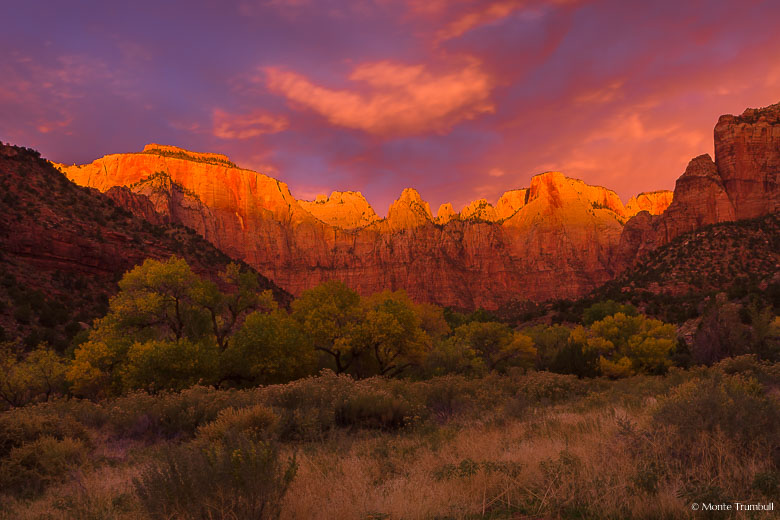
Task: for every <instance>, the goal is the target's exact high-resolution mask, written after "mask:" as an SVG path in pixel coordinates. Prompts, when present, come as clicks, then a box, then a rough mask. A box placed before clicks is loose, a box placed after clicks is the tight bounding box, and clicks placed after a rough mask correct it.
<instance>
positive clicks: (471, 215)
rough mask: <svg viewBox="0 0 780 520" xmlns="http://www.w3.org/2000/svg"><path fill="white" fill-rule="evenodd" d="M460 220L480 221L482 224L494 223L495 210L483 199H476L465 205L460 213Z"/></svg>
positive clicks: (496, 218) (495, 218) (496, 216)
mask: <svg viewBox="0 0 780 520" xmlns="http://www.w3.org/2000/svg"><path fill="white" fill-rule="evenodd" d="M460 218H462V219H463V220H481V221H484V222H495V221H496V220H498V215H497V214H496V208H494V207H493V205H492V204H490V203H489V202H488V201H487V200H485V199H477V200H475V201H473V202H472V203H471V204H469V205H467V206H466V207H465V208H463V210H462V211H461V212H460Z"/></svg>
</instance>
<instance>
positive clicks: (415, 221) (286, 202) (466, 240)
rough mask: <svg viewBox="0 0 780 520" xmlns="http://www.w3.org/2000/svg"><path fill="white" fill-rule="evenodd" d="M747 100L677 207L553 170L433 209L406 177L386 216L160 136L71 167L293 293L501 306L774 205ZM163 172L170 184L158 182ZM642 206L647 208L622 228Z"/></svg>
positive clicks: (589, 281)
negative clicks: (144, 198)
mask: <svg viewBox="0 0 780 520" xmlns="http://www.w3.org/2000/svg"><path fill="white" fill-rule="evenodd" d="M746 114H747V115H743V116H742V117H740V118H731V119H729V118H722V119H721V121H720V122H719V123H718V127H717V129H716V133H715V135H716V146H715V149H716V158H718V161H716V163H713V162H712V160H711V159H709V157H707V156H702V157H697V158H696V159H694V160H693V161H691V164H690V165H689V167H688V169H687V170H686V173H685V174H684V175H683V176H682V177H681V178H680V179H679V180H678V182H677V185H676V187H675V192H674V195H673V198H672V201H671V203H670V204H669V206H668V208H666V205H667V203H668V202H669V194H668V193H662V192H659V193H650V194H640V195H638V196H637V197H635V198H634V199H632V201H631V202H630V204H629V207H628V208H626V207H625V206H624V205H623V203H622V201H621V200H620V198H619V197H618V196H617V195H616V194H615V192H613V191H611V190H608V189H606V188H602V187H599V186H589V185H587V184H585V183H584V182H582V181H579V180H576V179H569V178H567V177H565V176H564V175H563V174H562V173H560V172H547V173H544V174H541V175H537V176H535V177H534V178H533V179H532V181H531V185H530V187H529V188H528V189H527V190H512V191H509V192H507V193H505V194H504V195H503V196H502V197H501V198H500V199H499V201H498V202H497V203H496V205H495V206H493V205H490V204H489V203H488V202H487V201H485V200H480V201H476V202H475V203H472V204H470V205H469V206H467V208H466V210H464V211H463V212H462V213H461V215H456V214H455V213H454V211H453V209H452V206H451V205H442V207H441V208H439V211H438V212H437V217H436V219H434V218H433V215H432V214H431V210H430V207H429V206H428V203H427V202H425V201H424V200H422V198H421V197H420V195H419V193H417V192H416V191H415V190H413V189H406V190H404V191H403V193H402V194H401V196H400V197H399V199H398V200H396V201H395V202H394V203H393V204H392V205H391V207H390V210H389V212H388V216H387V218H386V219H377V218H375V213H374V212H373V210H371V209H370V206H369V205H368V203H367V202H365V199H363V198H362V196H360V195H359V194H350V193H349V192H346V193H340V192H334V194H332V195H331V197H330V198H328V199H324V198H323V199H320V200H319V201H314V202H305V201H303V202H300V201H297V200H295V198H293V197H292V195H291V194H290V191H289V189H288V188H287V186H286V185H285V184H284V183H282V182H279V181H277V180H275V179H272V178H270V177H267V176H265V175H262V174H258V173H255V172H252V171H249V170H243V169H240V168H237V167H235V165H233V163H231V162H230V161H229V159H227V157H225V156H220V155H216V154H193V153H191V152H187V151H186V150H181V149H178V148H175V147H161V146H159V145H154V146H150V147H147V149H146V151H145V153H140V154H119V155H109V156H106V157H104V158H102V159H98V160H97V161H95V162H93V163H92V164H90V165H85V166H78V167H63V171H65V172H66V173H67V175H68V177H70V178H71V179H73V180H74V181H76V182H77V183H79V184H83V185H86V186H92V187H95V188H98V189H100V190H101V191H106V190H108V189H109V188H111V187H112V186H129V187H131V189H132V190H133V191H137V192H140V193H145V194H146V195H148V197H149V198H150V200H151V201H152V202H153V203H154V205H155V207H156V208H157V210H158V212H161V213H163V214H165V215H170V218H171V220H173V221H175V222H180V223H182V224H185V225H187V226H189V227H192V228H193V229H196V230H198V232H199V233H201V234H202V235H203V236H205V237H206V238H207V239H208V240H209V241H211V242H212V243H213V244H215V245H216V246H217V247H219V248H220V249H222V250H223V251H225V252H227V253H228V254H229V255H231V256H233V257H236V258H242V259H244V260H246V261H247V262H248V263H249V264H251V265H253V266H255V267H256V268H257V269H258V270H259V271H260V272H261V273H263V274H265V275H266V276H268V277H269V278H271V279H272V280H274V281H276V282H277V283H278V284H279V285H280V286H281V287H283V288H285V289H287V290H288V291H290V292H292V293H293V294H299V293H300V292H301V291H303V290H305V289H308V288H310V287H313V286H315V285H317V284H319V283H321V282H323V281H326V280H329V279H339V280H343V281H344V282H345V283H347V284H348V285H349V286H351V287H353V288H355V289H356V290H358V291H360V292H361V293H364V294H367V293H372V292H375V291H379V290H382V289H388V288H389V289H400V288H403V289H406V290H407V291H408V292H409V294H410V295H411V296H412V297H413V298H415V299H417V300H421V301H429V302H434V303H439V304H443V305H451V306H457V307H475V306H483V307H486V308H495V307H496V306H498V305H500V304H501V303H503V302H506V301H508V300H511V299H532V300H541V299H547V298H560V297H575V296H579V295H581V294H583V293H585V292H587V291H588V290H590V289H592V288H594V287H596V286H597V285H599V284H601V283H603V282H604V281H606V280H609V279H610V278H611V277H612V276H613V274H614V273H615V271H616V270H619V269H621V268H623V267H624V266H626V265H628V264H630V263H631V262H632V261H633V260H634V259H635V258H636V256H637V254H641V253H642V252H646V251H649V250H650V249H652V248H653V247H655V246H656V245H658V244H661V243H665V242H666V241H669V240H671V239H672V238H674V237H675V236H677V235H679V234H680V233H684V232H686V231H690V230H692V229H695V228H696V227H698V226H701V225H705V224H709V223H714V222H720V221H724V220H732V219H734V218H737V217H739V216H740V215H752V214H754V213H756V212H761V211H770V210H771V209H772V208H775V209H776V207H777V169H776V168H777V167H776V165H777V162H776V161H777V145H776V143H777V141H776V136H777V125H776V124H775V123H773V122H772V121H776V117H775V114H776V108H773V107H770V109H767V110H766V111H758V112H750V113H746ZM773 118H775V119H773ZM724 139H725V140H726V141H724ZM773 146H774V147H775V148H772V147H773ZM765 156H766V157H765ZM721 158H722V159H721ZM721 162H723V164H721ZM155 172H164V173H165V174H166V176H167V178H169V179H170V180H171V182H170V184H169V185H159V183H158V184H154V183H153V182H150V181H153V180H154V178H153V179H149V177H150V176H152V177H154V176H153V174H154V173H155ZM159 178H162V177H159ZM144 179H146V180H144ZM177 190H178V191H179V192H180V193H179V194H178V195H177ZM761 190H764V191H763V192H762V191H761ZM762 193H764V195H762ZM765 199H766V201H765ZM161 208H162V209H161ZM165 208H167V209H165ZM642 209H646V210H648V211H649V212H648V211H639V213H638V214H637V215H636V216H634V217H633V218H632V219H631V220H630V221H628V224H626V226H625V229H624V227H623V224H624V222H625V219H626V218H627V217H628V216H631V215H632V214H633V213H634V212H635V211H637V210H642ZM664 209H665V211H664ZM651 212H652V213H661V214H660V215H651V214H650V213H651Z"/></svg>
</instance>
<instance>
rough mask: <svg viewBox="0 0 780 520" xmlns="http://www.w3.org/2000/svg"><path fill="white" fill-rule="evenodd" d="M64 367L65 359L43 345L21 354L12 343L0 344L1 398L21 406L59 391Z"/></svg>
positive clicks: (62, 386)
mask: <svg viewBox="0 0 780 520" xmlns="http://www.w3.org/2000/svg"><path fill="white" fill-rule="evenodd" d="M66 368H67V365H66V362H65V360H64V359H62V357H60V356H59V354H57V353H56V352H54V351H53V350H52V349H50V348H49V347H48V346H47V345H45V344H42V345H39V346H38V347H37V348H36V349H35V350H33V351H32V352H30V353H28V354H26V355H23V356H22V357H20V356H19V355H18V354H17V352H16V351H15V350H14V349H13V348H12V347H11V345H9V344H6V345H3V346H0V399H2V400H3V401H5V402H6V403H7V404H8V405H10V406H22V405H24V404H27V403H29V402H32V401H36V400H40V399H43V400H49V398H50V397H52V396H53V395H57V394H62V393H64V391H65V371H66Z"/></svg>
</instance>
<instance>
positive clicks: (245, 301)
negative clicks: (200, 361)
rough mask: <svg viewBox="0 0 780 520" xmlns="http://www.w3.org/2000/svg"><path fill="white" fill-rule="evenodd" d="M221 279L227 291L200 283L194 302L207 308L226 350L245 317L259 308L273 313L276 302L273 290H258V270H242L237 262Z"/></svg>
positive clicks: (221, 344)
mask: <svg viewBox="0 0 780 520" xmlns="http://www.w3.org/2000/svg"><path fill="white" fill-rule="evenodd" d="M220 278H221V279H222V281H223V283H224V285H226V286H227V288H228V291H227V292H223V291H220V290H219V288H218V287H217V285H216V284H215V283H212V282H201V283H199V284H198V285H197V288H196V290H195V301H196V302H197V303H198V304H200V305H202V306H203V308H205V309H206V311H207V313H208V315H209V318H210V321H211V332H212V333H213V334H214V338H215V340H216V342H217V345H218V346H219V348H220V350H225V349H226V348H227V347H228V341H229V340H230V338H231V337H232V335H233V334H234V333H235V331H236V330H237V328H238V327H240V326H241V323H242V322H243V319H244V318H246V316H248V315H249V314H250V313H251V312H253V311H255V310H258V309H261V310H264V311H266V312H270V311H272V310H274V309H276V307H277V304H276V301H274V298H273V294H272V293H271V291H270V290H266V291H263V292H259V290H260V283H259V281H258V278H257V273H254V272H252V271H248V270H243V271H242V270H241V268H240V267H239V266H238V264H235V263H231V264H229V265H228V266H227V267H226V268H225V271H224V272H222V273H220Z"/></svg>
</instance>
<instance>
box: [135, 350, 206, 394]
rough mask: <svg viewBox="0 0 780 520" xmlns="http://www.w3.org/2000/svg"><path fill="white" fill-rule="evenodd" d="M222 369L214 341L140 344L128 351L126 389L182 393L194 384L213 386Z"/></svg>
mask: <svg viewBox="0 0 780 520" xmlns="http://www.w3.org/2000/svg"><path fill="white" fill-rule="evenodd" d="M218 367H219V350H218V348H217V345H216V344H214V343H213V342H207V341H202V342H193V341H190V340H188V339H177V340H174V341H159V340H151V341H145V342H143V343H140V342H138V343H134V344H133V345H132V346H131V347H130V349H129V350H128V352H127V360H126V362H125V363H124V364H123V369H122V382H123V386H124V389H125V390H130V389H134V388H143V389H146V390H150V391H159V390H182V389H184V388H187V387H190V386H192V385H194V384H207V385H208V384H213V383H214V382H215V381H216V379H217V377H218V375H217V370H218Z"/></svg>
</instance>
